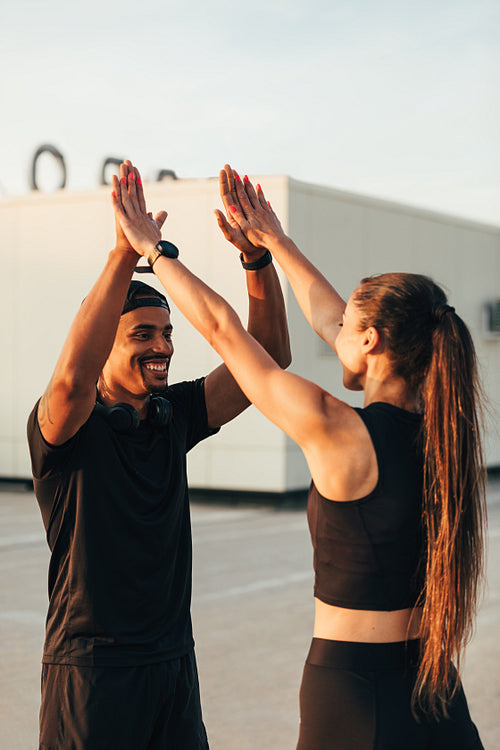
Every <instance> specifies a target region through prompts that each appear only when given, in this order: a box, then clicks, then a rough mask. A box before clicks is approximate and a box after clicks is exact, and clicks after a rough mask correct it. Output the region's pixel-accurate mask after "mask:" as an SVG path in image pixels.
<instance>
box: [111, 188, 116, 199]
mask: <svg viewBox="0 0 500 750" xmlns="http://www.w3.org/2000/svg"><path fill="white" fill-rule="evenodd" d="M111 195H112V196H113V198H116V193H115V191H114V190H113V192H112V193H111Z"/></svg>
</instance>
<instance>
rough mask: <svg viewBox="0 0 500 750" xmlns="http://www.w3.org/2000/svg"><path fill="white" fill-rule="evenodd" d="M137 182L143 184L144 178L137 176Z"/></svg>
mask: <svg viewBox="0 0 500 750" xmlns="http://www.w3.org/2000/svg"><path fill="white" fill-rule="evenodd" d="M137 184H138V185H142V180H141V178H140V177H138V178H137Z"/></svg>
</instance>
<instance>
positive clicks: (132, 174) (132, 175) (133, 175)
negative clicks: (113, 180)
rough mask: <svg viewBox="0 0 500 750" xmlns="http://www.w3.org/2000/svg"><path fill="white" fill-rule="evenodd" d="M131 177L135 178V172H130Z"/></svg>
mask: <svg viewBox="0 0 500 750" xmlns="http://www.w3.org/2000/svg"><path fill="white" fill-rule="evenodd" d="M129 177H130V179H131V180H135V174H134V173H133V172H131V173H130V174H129Z"/></svg>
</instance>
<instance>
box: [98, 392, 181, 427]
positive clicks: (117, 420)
mask: <svg viewBox="0 0 500 750" xmlns="http://www.w3.org/2000/svg"><path fill="white" fill-rule="evenodd" d="M95 406H96V409H97V410H98V412H99V414H102V416H103V417H104V418H105V419H106V421H107V422H108V423H109V424H110V425H111V427H112V428H113V430H115V431H116V432H121V433H125V434H131V433H133V432H135V430H137V428H138V427H139V425H140V423H141V420H140V419H139V413H138V411H137V409H134V407H133V406H131V405H130V404H115V405H114V406H109V407H108V406H104V404H101V402H100V401H96V405H95ZM146 419H147V421H148V422H149V423H150V424H152V425H153V426H154V427H166V426H167V425H168V424H169V422H170V420H171V419H172V404H171V403H170V401H168V400H167V399H166V398H163V397H162V396H150V397H149V406H148V414H147V417H146Z"/></svg>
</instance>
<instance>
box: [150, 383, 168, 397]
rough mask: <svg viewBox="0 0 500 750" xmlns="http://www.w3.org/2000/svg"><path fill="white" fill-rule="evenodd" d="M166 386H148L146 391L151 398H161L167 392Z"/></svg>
mask: <svg viewBox="0 0 500 750" xmlns="http://www.w3.org/2000/svg"><path fill="white" fill-rule="evenodd" d="M167 388H168V385H148V386H147V391H148V393H149V394H151V395H152V396H161V395H162V394H164V393H165V391H166V390H167Z"/></svg>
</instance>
